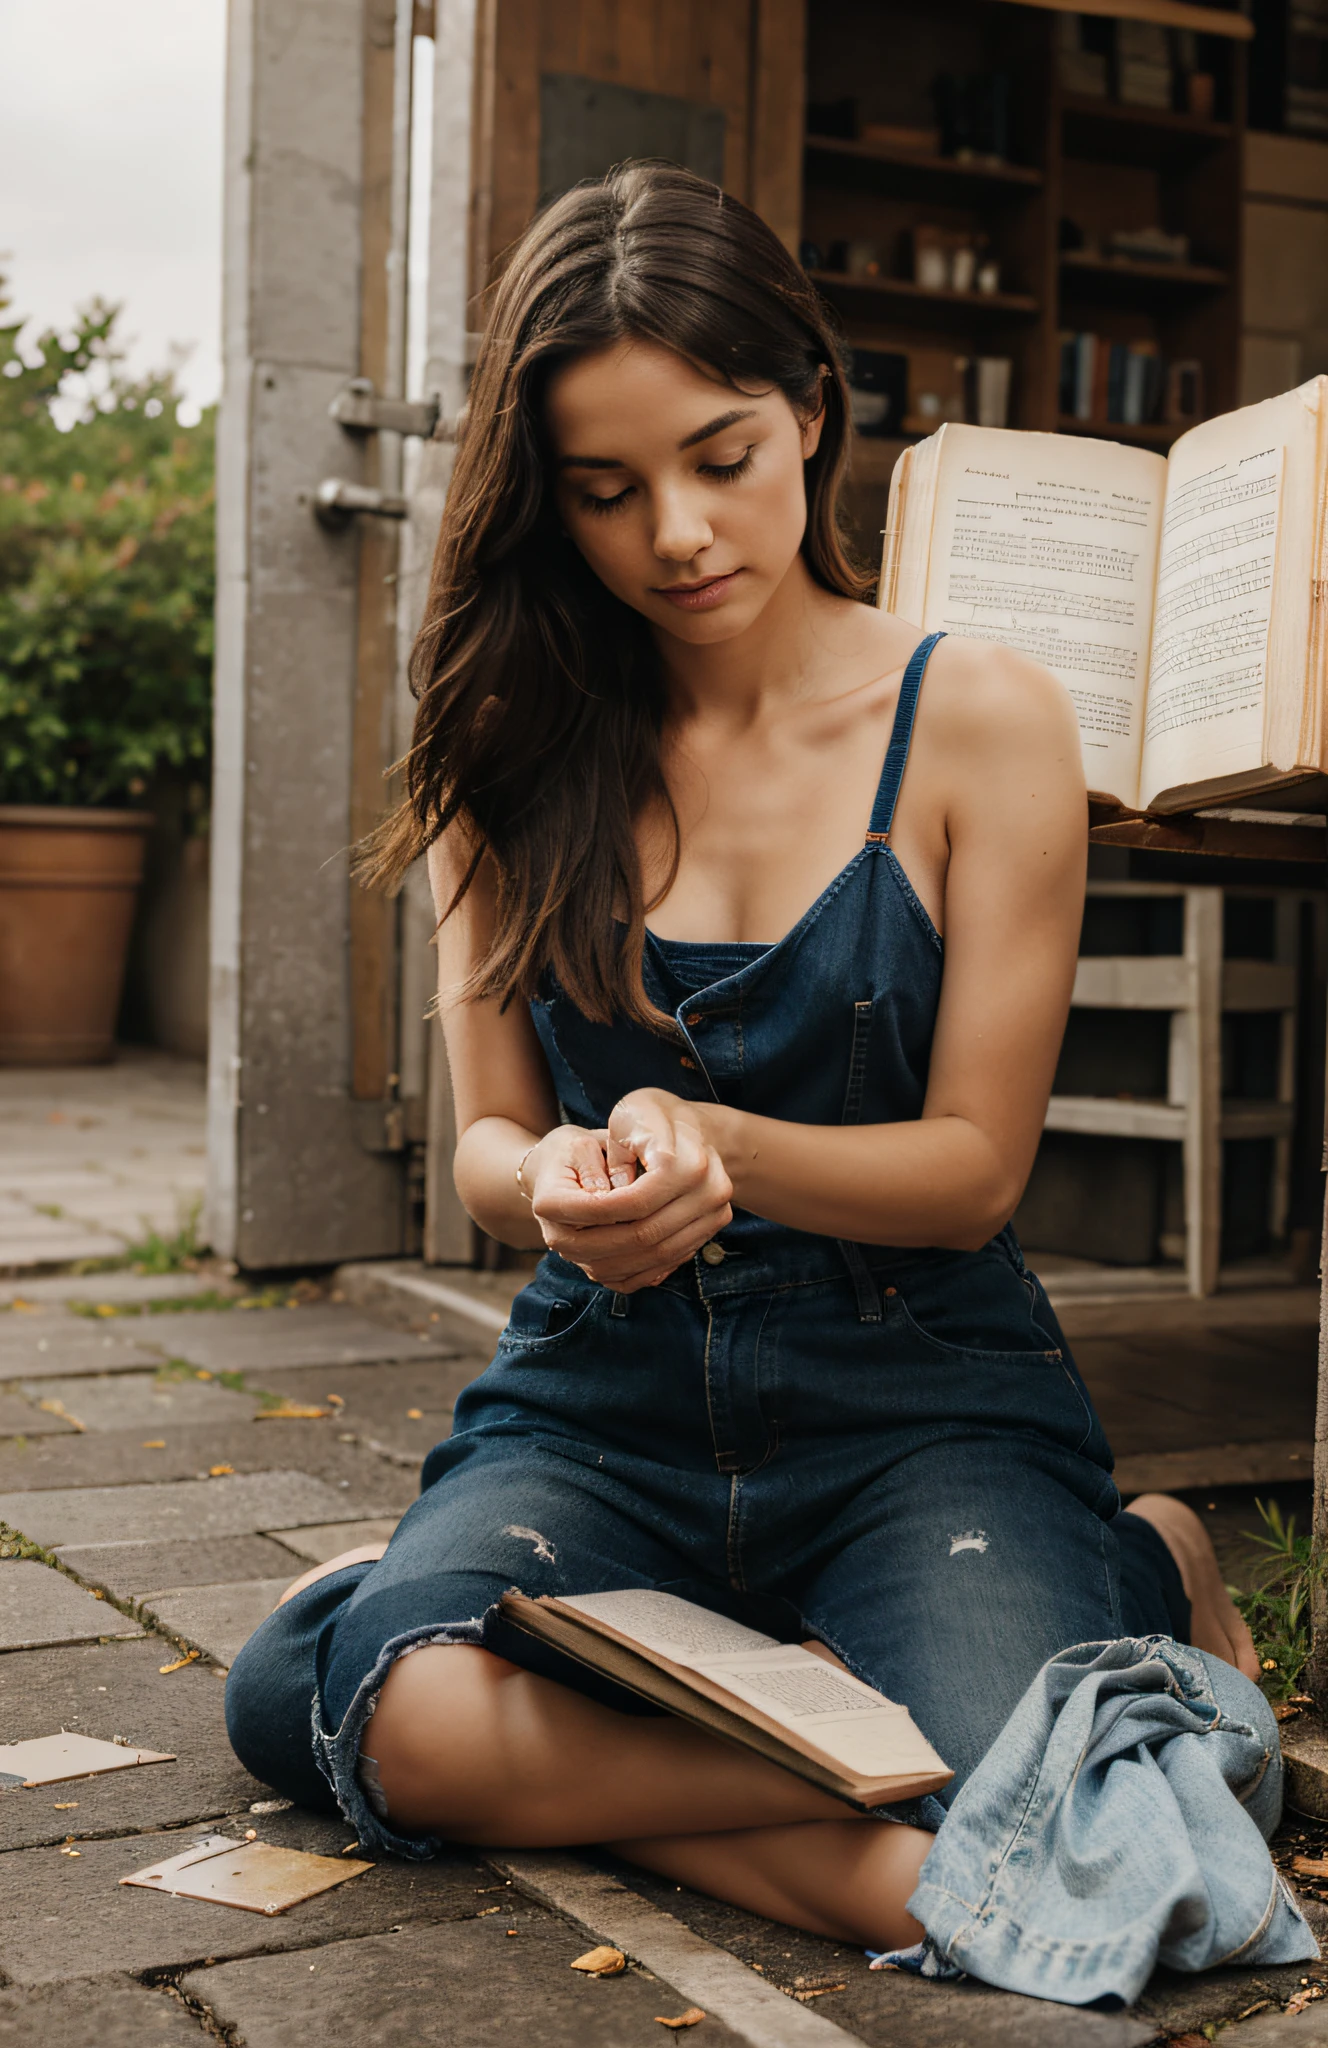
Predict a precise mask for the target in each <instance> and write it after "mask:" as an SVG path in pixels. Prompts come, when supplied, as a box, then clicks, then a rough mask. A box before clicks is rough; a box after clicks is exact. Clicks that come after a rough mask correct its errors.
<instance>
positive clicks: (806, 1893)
mask: <svg viewBox="0 0 1328 2048" xmlns="http://www.w3.org/2000/svg"><path fill="white" fill-rule="evenodd" d="M933 1840H934V1837H933V1836H932V1835H929V1834H927V1833H925V1832H924V1831H923V1829H921V1828H909V1827H900V1826H898V1825H897V1824H895V1823H893V1822H885V1821H874V1822H869V1823H868V1824H867V1825H866V1826H863V1825H861V1824H860V1823H859V1822H857V1821H855V1820H821V1821H804V1822H802V1823H801V1824H800V1825H798V1826H795V1827H765V1828H746V1829H740V1830H735V1831H734V1832H732V1833H729V1834H717V1835H663V1836H656V1837H655V1838H654V1839H653V1840H650V1839H647V1840H645V1841H627V1842H611V1843H610V1844H609V1846H610V1848H612V1849H613V1850H615V1851H616V1853H617V1854H618V1855H619V1856H625V1857H627V1859H628V1860H629V1861H630V1862H632V1863H640V1864H642V1865H643V1866H644V1867H645V1868H646V1869H647V1870H654V1871H658V1873H659V1875H660V1876H661V1877H671V1878H673V1879H674V1880H675V1881H676V1882H677V1883H679V1884H686V1885H690V1886H691V1887H692V1888H693V1889H694V1890H695V1891H699V1892H708V1893H709V1894H710V1896H711V1897H712V1898H717V1899H727V1900H728V1902H729V1904H730V1905H732V1906H743V1907H745V1908H746V1910H747V1911H748V1912H749V1913H761V1914H764V1916H765V1918H766V1919H767V1920H784V1921H787V1922H788V1924H789V1925H790V1926H791V1927H803V1928H805V1929H806V1930H807V1932H808V1933H809V1934H822V1935H825V1936H827V1937H828V1938H829V1939H830V1940H831V1941H851V1942H861V1943H862V1944H863V1945H864V1946H866V1947H869V1948H911V1947H912V1945H913V1943H914V1942H916V1941H921V1939H922V1935H923V1929H922V1928H921V1926H920V1925H919V1924H918V1922H917V1921H916V1920H914V1919H913V1917H912V1916H911V1914H909V1913H908V1912H907V1911H906V1910H905V1902H906V1901H907V1899H908V1898H909V1897H910V1895H911V1894H912V1891H913V1888H914V1886H915V1885H916V1883H917V1881H918V1872H919V1871H920V1870H921V1868H922V1865H923V1863H924V1862H925V1860H926V1856H927V1851H928V1850H929V1849H930V1848H931V1845H932V1842H933Z"/></svg>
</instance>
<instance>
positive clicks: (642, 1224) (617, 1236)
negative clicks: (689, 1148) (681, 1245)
mask: <svg viewBox="0 0 1328 2048" xmlns="http://www.w3.org/2000/svg"><path fill="white" fill-rule="evenodd" d="M732 1221H733V1210H732V1208H731V1206H730V1204H729V1203H727V1202H724V1201H720V1200H718V1199H716V1198H715V1196H714V1195H710V1196H708V1197H707V1198H706V1199H705V1200H704V1201H701V1202H698V1200H697V1199H696V1197H695V1196H694V1195H679V1196H678V1197H676V1198H675V1200H673V1201H672V1202H668V1203H666V1204H665V1206H664V1207H663V1208H662V1209H659V1210H656V1211H655V1213H654V1214H653V1215H650V1216H647V1217H644V1218H642V1219H641V1220H640V1221H633V1222H630V1223H626V1224H623V1223H617V1224H610V1225H601V1226H599V1227H596V1226H594V1225H590V1226H586V1227H581V1228H577V1227H575V1226H573V1228H572V1229H571V1230H567V1229H566V1226H565V1225H564V1231H565V1234H566V1235H567V1236H568V1237H569V1238H570V1239H571V1240H572V1241H573V1242H574V1244H575V1247H576V1249H575V1258H576V1260H577V1261H578V1263H579V1262H581V1261H583V1260H587V1259H598V1260H601V1261H603V1260H605V1259H627V1260H631V1259H635V1260H636V1262H637V1263H638V1264H639V1265H641V1266H648V1265H653V1264H654V1262H655V1260H656V1258H657V1256H658V1253H659V1252H660V1250H661V1249H662V1248H663V1246H664V1245H666V1244H670V1243H672V1242H673V1241H674V1239H675V1238H679V1237H682V1236H684V1235H685V1234H686V1233H687V1232H688V1231H690V1232H692V1234H693V1235H695V1236H696V1242H697V1244H705V1243H706V1242H707V1240H708V1239H709V1238H711V1237H713V1236H714V1235H715V1233H716V1231H719V1230H723V1229H724V1228H725V1226H726V1225H727V1224H729V1223H731V1222H732ZM698 1233H703V1234H698Z"/></svg>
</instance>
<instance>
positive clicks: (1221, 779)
mask: <svg viewBox="0 0 1328 2048" xmlns="http://www.w3.org/2000/svg"><path fill="white" fill-rule="evenodd" d="M1326 509H1328V377H1315V378H1313V379H1311V381H1310V382H1309V383H1308V384H1302V385H1301V386H1300V388H1299V389H1298V390H1296V391H1288V392H1285V393H1283V395H1282V396H1281V397H1280V398H1268V399H1265V400H1264V401H1263V403H1262V404H1261V405H1249V406H1245V407H1244V408H1243V409H1242V410H1241V411H1240V412H1233V413H1227V414H1226V415H1224V417H1223V418H1221V419H1215V420H1208V421H1206V422H1205V423H1204V425H1203V426H1199V427H1193V428H1191V430H1190V432H1189V433H1188V434H1184V435H1182V436H1181V438H1180V440H1179V441H1177V442H1176V443H1175V445H1174V447H1173V448H1172V450H1171V453H1170V455H1169V456H1168V457H1166V458H1165V459H1164V458H1163V457H1162V456H1160V455H1155V454H1152V453H1151V452H1150V451H1149V450H1147V449H1143V448H1127V447H1122V446H1121V445H1119V444H1118V443H1116V442H1114V441H1093V440H1082V439H1079V438H1078V437H1077V436H1072V435H1063V434H1035V433H1015V432H1011V431H1009V430H1008V429H1003V428H995V427H965V426H956V425H946V426H943V427H942V428H941V429H940V431H939V432H938V433H935V434H933V435H932V436H931V437H930V439H928V440H926V441H923V442H920V443H919V444H918V445H916V446H915V447H912V448H908V449H905V451H904V453H903V455H902V456H901V457H900V459H899V462H898V463H897V464H896V466H895V471H894V476H893V478H892V481H891V486H890V510H889V514H888V516H887V521H886V536H885V559H884V563H883V565H882V569H881V588H880V603H881V606H882V608H883V609H884V610H886V611H890V612H897V613H898V614H899V615H900V617H902V618H906V619H910V620H912V621H913V622H914V623H915V624H917V625H919V626H921V627H923V628H924V629H926V630H927V631H929V632H930V631H933V630H934V629H935V628H937V627H944V628H945V629H946V630H947V631H948V632H952V633H963V634H966V635H967V636H968V637H969V638H970V639H978V640H999V641H1001V642H1003V643H1004V644H1005V645H1006V646H1008V647H1015V648H1019V649H1020V650H1021V651H1022V652H1023V653H1025V654H1030V655H1032V656H1034V658H1035V659H1036V660H1038V661H1040V662H1043V663H1044V664H1045V665H1046V666H1047V667H1048V668H1050V669H1052V670H1053V671H1054V673H1055V674H1056V675H1058V676H1059V677H1060V679H1061V681H1062V682H1063V683H1064V684H1065V686H1066V688H1067V689H1068V690H1069V692H1070V695H1071V697H1072V698H1073V699H1074V704H1075V709H1076V710H1077V712H1078V714H1079V729H1080V732H1081V734H1082V736H1083V743H1084V761H1085V765H1086V767H1087V771H1088V786H1089V789H1090V791H1092V792H1093V793H1094V794H1095V795H1098V796H1101V797H1104V798H1107V799H1114V800H1115V801H1116V802H1117V803H1119V804H1121V805H1124V806H1125V807H1127V808H1128V809H1131V810H1157V811H1179V810H1187V809H1193V808H1195V807H1197V806H1198V805H1200V804H1204V803H1208V804H1212V803H1218V802H1222V801H1224V800H1227V801H1229V800H1231V799H1233V798H1238V797H1245V796H1249V795H1252V794H1253V793H1255V792H1256V791H1270V790H1277V789H1279V788H1288V787H1290V786H1292V785H1294V784H1295V783H1297V782H1301V781H1304V780H1305V779H1306V778H1307V777H1309V776H1314V775H1317V774H1319V773H1320V772H1321V770H1322V768H1323V767H1324V766H1325V763H1324V758H1323V756H1324V742H1325V733H1324V693H1325V687H1328V666H1326V657H1325V625H1326V623H1328V621H1326V619H1325V609H1326V607H1328V581H1326V579H1328V555H1326V554H1325V547H1326V545H1328V543H1326V541H1325V524H1326V521H1325V512H1326Z"/></svg>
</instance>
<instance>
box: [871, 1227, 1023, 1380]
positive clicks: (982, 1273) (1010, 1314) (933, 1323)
mask: <svg viewBox="0 0 1328 2048" xmlns="http://www.w3.org/2000/svg"><path fill="white" fill-rule="evenodd" d="M892 1277H894V1279H895V1284H894V1285H892V1286H889V1287H887V1288H886V1289H885V1290H884V1292H885V1308H886V1311H887V1314H888V1313H889V1312H890V1311H891V1310H893V1311H894V1313H895V1314H897V1315H898V1316H900V1317H901V1318H902V1320H903V1321H904V1323H905V1324H906V1325H907V1327H908V1328H909V1329H910V1330H911V1331H912V1332H913V1333H914V1334H915V1335H916V1336H918V1337H920V1338H922V1340H923V1342H924V1343H926V1344H929V1345H932V1346H933V1347H934V1348H935V1349H936V1350H938V1351H944V1352H947V1353H949V1354H950V1355H951V1356H952V1357H955V1358H962V1359H979V1358H992V1359H996V1358H1015V1359H1018V1358H1027V1359H1036V1358H1043V1359H1049V1360H1056V1361H1059V1360H1060V1359H1061V1357H1062V1355H1063V1354H1062V1352H1061V1349H1060V1346H1059V1345H1057V1344H1055V1343H1053V1342H1052V1340H1051V1338H1050V1335H1049V1333H1048V1332H1047V1331H1046V1330H1044V1329H1043V1328H1042V1327H1041V1326H1040V1325H1039V1323H1038V1321H1037V1319H1036V1316H1035V1312H1034V1311H1035V1300H1034V1294H1033V1289H1032V1288H1031V1286H1030V1285H1029V1283H1028V1281H1027V1280H1026V1279H1025V1278H1024V1276H1023V1275H1021V1274H1019V1273H1016V1272H1015V1270H1014V1269H1013V1267H1012V1266H1011V1265H1010V1264H1009V1263H1008V1261H1007V1260H1006V1259H1005V1258H1003V1257H1002V1256H1000V1255H999V1254H998V1255H996V1256H990V1255H987V1254H982V1253H979V1254H976V1255H974V1256H972V1257H970V1258H968V1259H966V1260H965V1262H964V1266H963V1269H962V1270H959V1271H956V1270H954V1269H950V1270H947V1268H946V1267H944V1266H937V1267H929V1268H927V1269H925V1270H924V1271H922V1272H920V1273H918V1274H916V1275H909V1274H904V1275H899V1276H892Z"/></svg>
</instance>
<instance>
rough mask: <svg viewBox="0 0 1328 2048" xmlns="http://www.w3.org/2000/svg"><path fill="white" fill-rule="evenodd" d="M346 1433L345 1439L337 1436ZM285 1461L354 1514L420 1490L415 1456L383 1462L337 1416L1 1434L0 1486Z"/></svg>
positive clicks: (105, 1481)
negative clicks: (327, 1488)
mask: <svg viewBox="0 0 1328 2048" xmlns="http://www.w3.org/2000/svg"><path fill="white" fill-rule="evenodd" d="M344 1438H350V1441H343V1439H344ZM213 1465H231V1466H233V1467H234V1468H235V1470H236V1471H237V1472H270V1471H272V1470H273V1469H274V1468H279V1469H281V1470H283V1471H284V1470H287V1469H290V1468H295V1469H298V1470H299V1471H301V1472H307V1473H309V1474H311V1475H312V1476H313V1477H315V1478H318V1479H322V1480H324V1481H325V1482H326V1484H327V1485H328V1486H331V1487H335V1488H336V1490H337V1492H338V1493H340V1494H344V1495H345V1496H346V1503H347V1505H346V1512H347V1513H348V1514H355V1515H378V1514H385V1513H386V1514H390V1513H393V1512H395V1513H397V1514H401V1513H404V1511H405V1510H406V1508H408V1507H409V1506H410V1503H411V1502H412V1501H413V1500H414V1498H415V1496H416V1494H417V1493H418V1492H419V1468H418V1466H417V1465H416V1464H415V1462H414V1460H413V1459H412V1460H410V1461H408V1462H398V1461H396V1460H392V1461H388V1460H387V1459H385V1458H384V1457H382V1456H381V1455H380V1454H379V1453H378V1452H376V1451H372V1450H370V1449H369V1448H368V1446H367V1445H365V1444H362V1443H361V1442H360V1441H359V1439H358V1438H357V1437H354V1436H353V1435H352V1433H351V1432H350V1431H346V1430H340V1429H338V1427H337V1425H336V1423H335V1422H330V1421H328V1422H241V1423H233V1422H232V1423H228V1424H227V1425H226V1427H225V1428H224V1429H222V1428H201V1427H190V1428H183V1429H181V1428H172V1429H166V1430H159V1431H157V1432H156V1433H154V1434H153V1435H151V1436H149V1435H148V1434H147V1432H146V1431H144V1430H141V1429H132V1430H107V1431H106V1432H105V1434H104V1435H103V1434H101V1433H100V1432H98V1433H93V1432H91V1431H90V1432H88V1433H87V1434H85V1435H75V1436H48V1437H32V1438H28V1439H26V1440H22V1441H20V1440H19V1439H16V1438H12V1437H11V1438H10V1439H8V1440H7V1441H0V1493H10V1492H23V1493H27V1492H31V1491H33V1490H34V1489H51V1488H65V1487H78V1488H84V1487H99V1486H126V1485H134V1484H137V1483H139V1482H146V1483H149V1484H152V1483H158V1482H161V1481H163V1480H168V1479H199V1478H203V1477H205V1476H206V1475H207V1473H208V1472H209V1471H210V1470H211V1468H212V1466H213Z"/></svg>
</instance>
